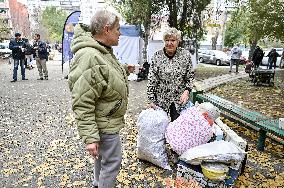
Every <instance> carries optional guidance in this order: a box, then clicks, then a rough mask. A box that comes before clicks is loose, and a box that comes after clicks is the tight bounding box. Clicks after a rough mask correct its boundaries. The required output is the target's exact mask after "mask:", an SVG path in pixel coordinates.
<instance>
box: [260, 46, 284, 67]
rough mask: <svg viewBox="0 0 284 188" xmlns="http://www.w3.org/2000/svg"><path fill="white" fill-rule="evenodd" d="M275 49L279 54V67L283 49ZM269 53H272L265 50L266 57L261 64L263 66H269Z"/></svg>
mask: <svg viewBox="0 0 284 188" xmlns="http://www.w3.org/2000/svg"><path fill="white" fill-rule="evenodd" d="M275 49H276V52H277V53H278V54H279V57H277V61H276V66H277V67H279V65H280V59H281V55H282V53H283V48H275ZM269 52H270V50H265V51H264V57H263V59H262V62H261V64H262V65H265V66H267V64H268V57H267V55H268V53H269Z"/></svg>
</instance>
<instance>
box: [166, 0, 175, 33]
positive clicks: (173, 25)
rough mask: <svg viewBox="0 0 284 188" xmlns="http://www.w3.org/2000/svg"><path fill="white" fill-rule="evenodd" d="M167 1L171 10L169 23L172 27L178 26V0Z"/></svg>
mask: <svg viewBox="0 0 284 188" xmlns="http://www.w3.org/2000/svg"><path fill="white" fill-rule="evenodd" d="M166 3H167V5H168V8H169V12H170V15H169V25H170V27H175V28H178V23H177V6H176V1H175V0H166Z"/></svg>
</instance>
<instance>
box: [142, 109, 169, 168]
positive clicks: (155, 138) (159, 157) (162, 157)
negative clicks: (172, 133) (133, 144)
mask: <svg viewBox="0 0 284 188" xmlns="http://www.w3.org/2000/svg"><path fill="white" fill-rule="evenodd" d="M168 124H169V118H168V116H167V113H166V112H165V111H163V110H161V109H158V110H154V109H152V108H150V109H147V110H143V111H142V112H141V113H140V115H139V118H138V121H137V126H138V138H137V148H138V158H139V159H142V160H145V161H149V162H151V163H153V164H155V165H157V166H160V167H162V168H164V169H167V170H171V167H170V165H169V163H168V157H167V153H166V149H165V131H166V128H167V126H168Z"/></svg>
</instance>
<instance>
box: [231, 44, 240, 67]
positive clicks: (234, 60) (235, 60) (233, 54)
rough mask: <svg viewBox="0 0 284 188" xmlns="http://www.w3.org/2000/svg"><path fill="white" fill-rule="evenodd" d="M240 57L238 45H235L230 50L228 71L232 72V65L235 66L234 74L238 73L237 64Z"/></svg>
mask: <svg viewBox="0 0 284 188" xmlns="http://www.w3.org/2000/svg"><path fill="white" fill-rule="evenodd" d="M241 55H242V50H241V49H240V44H237V45H235V46H234V47H233V48H232V50H231V61H230V71H229V72H232V68H233V65H234V64H236V73H238V72H239V63H240V58H241Z"/></svg>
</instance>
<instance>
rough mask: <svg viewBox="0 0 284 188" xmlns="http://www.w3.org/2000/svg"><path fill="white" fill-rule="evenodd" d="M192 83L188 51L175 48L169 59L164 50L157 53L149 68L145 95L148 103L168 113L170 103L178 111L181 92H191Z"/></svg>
mask: <svg viewBox="0 0 284 188" xmlns="http://www.w3.org/2000/svg"><path fill="white" fill-rule="evenodd" d="M193 81H194V71H193V69H192V63H191V59H190V54H189V51H187V50H184V49H182V48H177V51H176V53H175V55H174V56H173V57H172V58H170V57H168V56H167V55H166V54H165V51H164V49H162V50H159V51H157V52H156V53H155V54H154V56H153V58H152V63H151V66H150V72H149V79H148V85H147V95H148V99H149V101H150V102H153V103H154V104H155V105H157V106H159V107H161V108H162V109H164V110H165V111H167V112H168V109H169V107H170V105H171V103H174V104H175V106H176V109H177V110H178V111H179V110H180V108H181V107H182V106H180V105H179V104H178V102H179V100H180V97H181V95H182V94H183V92H184V91H185V90H186V89H188V90H190V91H191V89H192V87H193Z"/></svg>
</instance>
